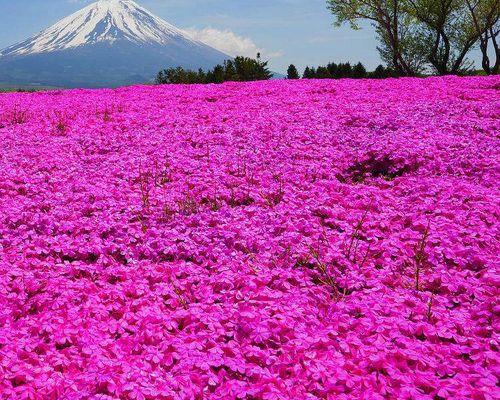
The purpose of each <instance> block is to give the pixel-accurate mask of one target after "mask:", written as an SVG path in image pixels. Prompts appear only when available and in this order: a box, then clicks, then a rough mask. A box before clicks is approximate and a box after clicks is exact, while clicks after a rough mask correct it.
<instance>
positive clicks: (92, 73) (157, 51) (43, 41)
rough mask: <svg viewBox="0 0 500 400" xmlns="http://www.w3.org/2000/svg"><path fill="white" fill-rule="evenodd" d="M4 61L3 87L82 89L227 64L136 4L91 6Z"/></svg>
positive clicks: (123, 0)
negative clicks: (169, 69) (176, 69)
mask: <svg viewBox="0 0 500 400" xmlns="http://www.w3.org/2000/svg"><path fill="white" fill-rule="evenodd" d="M0 55H1V56H0V84H2V83H3V84H6V83H7V84H8V83H9V82H11V83H12V84H42V85H53V86H84V87H87V86H89V87H92V86H114V85H120V84H129V83H143V82H147V81H150V80H151V79H153V78H154V75H155V74H156V73H157V72H158V71H159V70H160V69H162V68H166V67H172V66H183V67H185V68H193V69H197V68H209V67H212V66H213V65H215V64H217V63H220V62H222V61H223V60H225V59H227V58H229V56H227V55H226V54H223V53H222V52H220V51H218V50H216V49H213V48H211V47H209V46H208V45H206V44H204V43H202V42H199V41H196V40H194V39H193V38H191V37H190V36H189V35H188V34H187V33H186V32H184V31H182V30H181V29H178V28H176V27H175V26H173V25H171V24H169V23H168V22H166V21H164V20H163V19H161V18H159V17H157V16H155V15H153V14H152V13H151V12H149V11H148V10H146V9H145V8H143V7H141V6H140V5H138V4H137V3H135V2H134V1H132V0H100V1H97V2H95V3H92V4H90V5H88V6H87V7H85V8H83V9H81V10H80V11H77V12H76V13H74V14H72V15H70V16H68V17H66V18H63V19H62V20H60V21H59V22H57V23H56V24H54V25H52V26H51V27H49V28H47V29H45V30H43V31H42V32H40V33H39V34H37V35H35V36H33V37H32V38H29V39H27V40H25V41H22V42H20V43H17V44H15V45H12V46H9V47H7V48H6V49H4V50H1V51H0ZM28 81H29V82H28Z"/></svg>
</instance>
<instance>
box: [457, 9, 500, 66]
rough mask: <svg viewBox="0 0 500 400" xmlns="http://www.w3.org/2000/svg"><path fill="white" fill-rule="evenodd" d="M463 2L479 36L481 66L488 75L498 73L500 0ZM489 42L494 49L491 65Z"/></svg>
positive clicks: (499, 60) (499, 62)
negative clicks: (493, 58) (493, 60)
mask: <svg viewBox="0 0 500 400" xmlns="http://www.w3.org/2000/svg"><path fill="white" fill-rule="evenodd" d="M465 4H466V5H467V10H468V12H469V18H470V24H471V25H472V29H473V30H474V31H475V33H476V34H477V35H478V37H479V49H480V50H481V54H482V60H481V66H482V67H483V70H484V72H486V73H487V74H488V75H491V74H498V73H499V69H500V48H499V45H498V42H497V37H498V34H499V32H500V24H499V14H500V0H465ZM490 42H491V44H492V45H493V50H494V51H495V62H494V64H493V65H492V63H491V60H490V57H489V54H488V50H489V44H490Z"/></svg>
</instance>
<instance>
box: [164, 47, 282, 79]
mask: <svg viewBox="0 0 500 400" xmlns="http://www.w3.org/2000/svg"><path fill="white" fill-rule="evenodd" d="M267 64H268V62H267V61H262V60H261V57H260V54H257V58H256V59H254V58H250V57H242V56H238V57H236V58H234V59H232V60H226V61H224V63H223V64H218V65H216V66H215V67H214V68H212V69H210V70H208V71H204V70H203V69H201V68H200V69H199V70H198V71H193V70H189V69H184V68H182V67H177V68H168V69H164V70H162V71H160V72H159V73H158V75H157V76H156V83H157V84H166V83H185V84H186V83H187V84H193V83H222V82H228V81H234V82H246V81H261V80H268V79H271V78H272V76H273V74H272V72H271V71H270V70H269V68H268V66H267Z"/></svg>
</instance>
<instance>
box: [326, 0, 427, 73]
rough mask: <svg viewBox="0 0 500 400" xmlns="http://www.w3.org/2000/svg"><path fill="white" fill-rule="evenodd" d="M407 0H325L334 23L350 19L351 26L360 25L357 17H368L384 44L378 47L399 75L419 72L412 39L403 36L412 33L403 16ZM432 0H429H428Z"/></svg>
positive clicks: (365, 18) (361, 18) (339, 23)
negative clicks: (411, 47) (334, 18)
mask: <svg viewBox="0 0 500 400" xmlns="http://www.w3.org/2000/svg"><path fill="white" fill-rule="evenodd" d="M405 1H407V0H327V3H328V8H329V9H330V11H331V12H332V13H333V14H334V15H335V16H336V21H335V23H336V25H338V26H339V25H342V24H343V23H346V22H347V23H349V24H350V25H351V27H352V28H353V29H359V25H358V21H359V20H368V21H371V22H372V23H373V24H374V26H375V28H376V30H377V34H378V36H379V38H380V39H381V42H382V44H383V46H382V47H381V48H380V49H379V50H380V51H381V53H382V56H383V58H385V59H387V61H390V65H391V66H392V67H393V68H395V69H396V71H397V72H398V74H399V75H403V76H404V75H407V76H412V75H416V74H418V73H419V72H420V71H419V66H420V64H421V62H420V60H419V61H418V62H415V60H414V59H413V57H409V56H413V53H412V51H411V50H412V49H408V48H407V46H409V44H411V43H413V40H411V38H408V37H406V36H408V35H412V34H414V32H413V30H411V29H409V19H408V18H406V19H405V18H404V16H405V12H404V8H403V2H405ZM429 1H432V0H429Z"/></svg>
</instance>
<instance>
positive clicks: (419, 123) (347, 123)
mask: <svg viewBox="0 0 500 400" xmlns="http://www.w3.org/2000/svg"><path fill="white" fill-rule="evenodd" d="M499 89H500V79H499V78H498V77H497V78H455V77H449V78H429V79H422V80H420V79H399V80H385V81H370V80H359V81H350V80H342V81H294V82H287V81H274V82H266V83H248V84H238V83H227V84H224V85H220V86H165V87H130V88H122V89H117V90H96V91H87V90H74V91H62V92H44V93H32V94H16V93H11V94H4V95H0V142H1V148H0V302H1V304H0V396H1V397H0V398H2V399H48V398H51V399H137V400H143V399H200V400H201V399H247V400H250V399H267V400H271V399H273V400H276V399H415V400H416V399H435V400H441V399H476V400H485V399H494V398H498V397H496V396H497V395H498V376H499V373H500V367H499V365H498V359H499V357H498V347H499V334H498V333H499V314H500V305H499V304H498V296H499V294H500V293H499V284H500V279H499V269H498V267H499V263H500V259H499V254H500V246H499V243H498V238H499V233H500V232H499V211H498V210H499V206H500V204H499V185H498V183H499V182H500V162H499V151H498V149H499V148H500V147H499V144H500V143H499V136H498V132H499V128H500V123H499V117H500V97H499V93H500V92H499Z"/></svg>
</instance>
